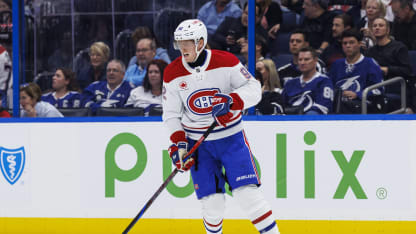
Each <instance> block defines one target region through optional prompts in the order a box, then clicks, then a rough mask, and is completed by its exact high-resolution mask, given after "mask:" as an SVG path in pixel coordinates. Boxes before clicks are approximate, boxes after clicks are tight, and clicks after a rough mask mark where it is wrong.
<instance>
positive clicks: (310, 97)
mask: <svg viewBox="0 0 416 234" xmlns="http://www.w3.org/2000/svg"><path fill="white" fill-rule="evenodd" d="M298 61H299V69H300V70H301V71H302V75H301V76H298V77H296V78H295V79H291V80H289V81H287V82H286V84H285V86H284V88H283V98H284V100H285V104H286V106H289V107H292V106H303V111H304V112H305V114H328V113H329V112H330V111H332V102H333V98H334V94H333V85H332V82H331V80H330V79H329V78H328V77H327V76H326V75H323V74H321V73H319V72H317V71H316V63H317V62H318V57H317V54H316V51H315V50H314V49H313V48H311V47H305V48H302V49H301V50H300V52H299V59H298Z"/></svg>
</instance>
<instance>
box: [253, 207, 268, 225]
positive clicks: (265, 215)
mask: <svg viewBox="0 0 416 234" xmlns="http://www.w3.org/2000/svg"><path fill="white" fill-rule="evenodd" d="M270 215H272V211H271V210H269V211H268V212H267V213H266V214H264V215H262V216H260V217H258V218H257V219H255V220H253V221H251V222H252V223H253V224H258V223H260V222H261V221H263V220H265V219H266V218H268V217H269V216H270Z"/></svg>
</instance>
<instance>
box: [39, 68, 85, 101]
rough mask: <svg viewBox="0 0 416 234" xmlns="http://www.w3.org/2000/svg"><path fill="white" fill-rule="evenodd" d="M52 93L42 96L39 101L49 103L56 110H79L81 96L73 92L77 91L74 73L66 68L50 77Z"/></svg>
mask: <svg viewBox="0 0 416 234" xmlns="http://www.w3.org/2000/svg"><path fill="white" fill-rule="evenodd" d="M52 88H53V90H54V91H53V92H49V93H46V94H44V95H42V97H41V100H42V101H45V102H49V103H50V104H52V105H53V106H55V107H56V108H79V107H80V104H81V95H80V94H79V93H78V92H76V91H74V90H77V89H78V84H77V81H76V79H75V73H74V72H72V71H71V70H70V69H67V68H58V69H56V71H55V74H54V75H53V77H52Z"/></svg>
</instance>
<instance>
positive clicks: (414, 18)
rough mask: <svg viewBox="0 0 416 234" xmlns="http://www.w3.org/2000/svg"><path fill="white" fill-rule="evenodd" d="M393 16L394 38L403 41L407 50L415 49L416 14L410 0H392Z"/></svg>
mask: <svg viewBox="0 0 416 234" xmlns="http://www.w3.org/2000/svg"><path fill="white" fill-rule="evenodd" d="M391 7H392V9H393V13H394V16H395V19H394V22H393V36H394V39H396V40H398V41H401V42H403V43H404V44H405V45H406V46H407V48H408V49H409V50H416V14H415V10H414V9H413V4H412V1H411V0H392V1H391Z"/></svg>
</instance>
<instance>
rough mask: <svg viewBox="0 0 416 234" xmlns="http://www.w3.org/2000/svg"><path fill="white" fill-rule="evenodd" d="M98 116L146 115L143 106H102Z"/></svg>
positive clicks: (98, 110)
mask: <svg viewBox="0 0 416 234" xmlns="http://www.w3.org/2000/svg"><path fill="white" fill-rule="evenodd" d="M96 115H97V116H144V111H143V109H142V108H111V107H101V108H98V109H97V114H96Z"/></svg>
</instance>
